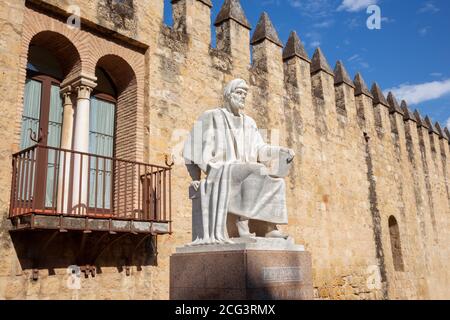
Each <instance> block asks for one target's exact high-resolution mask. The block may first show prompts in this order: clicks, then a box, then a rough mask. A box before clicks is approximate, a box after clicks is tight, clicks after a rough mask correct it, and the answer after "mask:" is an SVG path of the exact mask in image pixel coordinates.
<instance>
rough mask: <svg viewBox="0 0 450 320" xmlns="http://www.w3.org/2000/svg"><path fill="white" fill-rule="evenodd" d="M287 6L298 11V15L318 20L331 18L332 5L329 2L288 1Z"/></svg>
mask: <svg viewBox="0 0 450 320" xmlns="http://www.w3.org/2000/svg"><path fill="white" fill-rule="evenodd" d="M289 4H290V5H291V6H292V7H294V8H299V9H300V14H302V15H305V16H308V17H310V18H314V19H318V18H323V17H328V16H331V15H332V14H333V13H334V6H333V5H334V4H333V1H330V0H289Z"/></svg>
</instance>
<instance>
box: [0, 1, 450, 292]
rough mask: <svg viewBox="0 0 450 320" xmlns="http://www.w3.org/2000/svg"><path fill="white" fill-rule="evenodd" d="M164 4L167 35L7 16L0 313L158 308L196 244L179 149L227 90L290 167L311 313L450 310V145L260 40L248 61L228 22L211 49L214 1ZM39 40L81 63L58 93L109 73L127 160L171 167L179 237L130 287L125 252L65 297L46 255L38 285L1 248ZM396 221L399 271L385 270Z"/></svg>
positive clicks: (43, 14) (150, 20)
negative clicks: (109, 302) (347, 306)
mask: <svg viewBox="0 0 450 320" xmlns="http://www.w3.org/2000/svg"><path fill="white" fill-rule="evenodd" d="M173 2H174V3H173V4H172V6H173V14H174V27H173V28H172V27H169V26H165V25H164V24H163V11H164V1H163V0H142V1H141V0H139V1H133V0H127V1H121V3H125V5H126V8H125V9H126V10H123V8H122V10H114V8H115V6H117V5H118V4H117V3H118V2H117V1H114V0H94V1H92V0H89V1H88V0H64V1H60V0H27V1H25V0H19V1H18V0H3V1H2V2H1V4H0V30H2V33H1V34H2V35H1V37H0V131H1V132H2V142H1V144H0V168H1V171H0V181H1V183H0V250H1V251H0V252H1V256H2V259H0V299H72V298H74V299H168V298H169V267H170V266H169V257H170V255H171V254H172V253H174V252H175V248H176V247H178V246H182V245H184V244H186V243H188V242H189V241H190V240H191V201H190V200H189V198H188V186H189V182H190V178H189V175H188V172H187V170H186V168H185V166H184V165H183V164H182V161H181V159H180V153H179V151H180V147H179V146H180V143H182V142H183V139H184V138H185V135H186V133H187V132H188V130H190V128H191V127H192V125H193V124H194V121H195V120H196V119H197V118H198V117H199V116H200V114H202V112H204V111H205V110H208V109H211V108H215V107H218V106H220V104H221V93H222V89H223V86H224V84H225V83H226V82H228V81H229V80H231V79H233V78H235V77H240V78H243V79H245V80H246V81H247V82H248V83H249V85H250V94H249V97H248V104H247V110H246V112H247V113H248V114H249V115H250V116H252V117H253V118H254V119H255V120H256V122H257V124H258V126H259V127H260V128H263V129H267V133H268V135H267V139H268V141H272V142H277V143H280V144H281V145H286V146H289V147H290V148H293V149H294V150H295V152H296V154H297V155H298V156H297V157H296V160H295V164H294V167H293V169H292V172H291V175H290V176H289V177H288V178H287V182H288V183H287V197H288V211H289V225H288V226H287V227H285V228H284V230H283V231H286V232H287V233H289V234H290V235H292V236H293V237H294V238H295V241H296V242H297V243H299V244H303V245H305V248H306V250H307V251H309V252H311V255H312V259H313V281H314V289H315V290H314V291H315V297H316V298H317V299H449V298H450V268H448V266H447V265H448V264H449V263H450V246H449V244H450V232H449V230H450V218H449V217H450V191H449V189H450V163H449V159H450V148H449V139H450V138H449V137H446V136H442V137H441V136H439V135H438V134H436V133H429V130H428V129H427V128H425V127H423V126H420V125H419V126H418V123H417V122H416V121H413V120H406V119H404V117H403V116H402V115H401V114H399V113H392V112H390V109H389V107H388V106H387V105H383V104H377V105H375V106H374V105H373V101H374V100H373V97H371V96H370V94H369V92H367V93H363V94H361V93H359V92H358V93H357V94H356V95H355V92H356V89H355V88H354V87H353V86H352V85H350V84H348V83H346V82H345V81H344V82H341V83H339V82H336V81H335V79H336V75H333V74H332V72H328V71H327V70H326V68H324V67H322V68H319V69H318V70H314V72H313V74H311V70H312V69H311V62H310V61H308V59H304V58H303V57H300V56H299V55H293V56H291V57H288V58H285V59H284V60H283V48H282V47H280V46H279V45H277V44H276V43H275V42H274V41H270V40H269V39H264V40H262V41H260V42H258V43H255V44H254V45H253V57H252V60H250V48H251V45H250V33H251V30H249V29H248V27H246V26H244V25H243V24H241V23H238V22H237V21H236V20H233V19H231V20H230V19H228V20H225V21H222V22H220V23H219V24H218V25H216V28H217V34H218V36H219V39H218V41H217V43H218V45H217V48H212V47H211V46H210V42H211V8H210V6H209V5H208V1H205V0H202V1H199V0H178V1H173ZM69 5H77V6H79V7H80V8H81V18H82V20H81V21H82V28H81V30H79V29H71V28H69V27H68V26H67V25H66V24H65V22H66V20H67V18H68V13H67V8H68V6H69ZM118 12H119V13H118ZM36 37H38V39H39V41H41V43H50V42H52V44H51V46H52V48H54V50H57V48H59V47H61V46H58V43H57V41H58V39H63V40H61V41H62V42H61V43H64V44H65V46H64V48H66V49H67V48H69V47H71V46H66V44H67V43H70V44H71V45H73V47H74V50H75V51H73V52H76V53H77V54H78V57H76V56H74V55H73V54H70V52H72V51H67V50H68V49H67V50H66V49H64V50H61V57H59V58H60V59H62V60H63V61H66V62H67V61H69V60H71V59H75V60H74V63H73V64H72V67H71V69H70V70H67V72H66V80H67V82H70V80H71V79H72V78H76V77H79V76H80V75H90V76H95V67H96V66H97V65H98V63H99V61H100V63H101V64H103V65H104V66H105V67H107V68H110V69H111V70H113V71H111V72H113V73H114V72H115V75H114V78H115V80H116V82H119V83H116V84H117V85H118V87H120V86H121V85H122V87H123V88H124V91H123V92H122V93H121V95H120V96H119V102H118V132H117V134H118V137H117V139H118V140H117V150H118V152H119V153H120V154H121V157H122V158H124V157H126V158H128V159H130V160H135V161H143V162H148V163H155V164H164V156H165V155H166V154H172V153H173V154H174V155H175V158H174V160H175V161H176V165H175V166H174V167H173V172H172V215H173V234H171V235H165V236H159V237H158V243H157V248H158V254H157V256H152V257H148V255H145V254H144V253H145V252H144V251H145V250H147V251H148V250H149V248H144V247H140V249H139V250H137V252H136V253H135V254H134V260H133V263H132V266H131V269H130V271H129V273H128V272H126V270H125V269H124V267H125V266H126V265H127V264H129V262H127V261H126V257H123V256H122V251H123V248H124V247H125V246H127V245H128V244H127V240H124V241H123V242H118V243H116V244H114V245H113V246H112V247H110V248H107V249H106V250H105V252H104V253H103V254H102V256H101V257H100V258H99V259H100V260H99V261H101V262H102V268H101V269H102V270H101V271H102V272H101V273H98V274H97V275H96V276H95V277H92V276H90V277H88V278H84V277H82V279H81V282H82V283H81V285H82V290H79V291H74V290H70V289H68V287H67V278H68V275H67V273H66V269H67V267H68V265H62V263H60V261H62V260H61V259H59V257H53V256H52V254H51V252H49V250H43V251H42V252H41V253H40V254H41V255H43V256H44V257H43V258H42V259H47V260H50V261H54V268H49V269H48V270H47V269H45V270H40V273H39V279H38V280H37V281H34V280H32V269H33V267H32V263H31V260H32V258H33V257H32V256H31V255H32V253H30V254H29V256H28V258H27V259H23V258H21V259H19V258H18V257H19V255H18V252H19V251H20V250H23V248H22V246H25V248H26V246H27V242H26V241H27V237H26V235H16V234H13V233H10V232H9V230H10V229H11V223H10V222H9V220H8V210H9V201H10V188H11V158H12V154H13V153H15V152H17V151H19V150H18V143H19V139H20V124H21V114H22V109H23V95H24V83H25V76H26V64H27V59H28V49H29V45H30V41H32V39H36ZM64 54H68V55H67V56H64ZM105 57H106V58H105ZM108 57H109V58H108ZM323 58H324V57H323ZM102 59H103V60H102ZM250 61H252V64H250ZM313 63H314V61H313ZM125 65H126V66H128V67H123V69H121V68H122V67H117V68H116V69H115V66H125ZM121 79H122V80H123V79H130V80H129V81H127V82H126V83H122V84H121V83H120V81H121ZM125 88H126V90H125ZM278 136H279V139H278ZM391 217H394V218H395V220H396V221H397V223H398V228H399V239H400V243H401V253H402V259H403V265H404V268H403V270H396V268H395V267H394V258H393V251H395V250H392V249H393V248H391V245H392V242H391V234H390V232H393V231H392V230H394V229H392V228H390V225H389V221H392V218H391ZM390 218H391V219H390ZM19 240H20V241H19ZM16 243H20V245H16ZM77 243H78V242H77V239H76V237H75V236H74V237H72V238H69V240H68V241H67V242H66V243H58V244H56V246H59V247H60V248H63V249H64V252H65V258H67V257H70V255H71V254H72V255H74V257H75V256H76V254H75V253H74V250H76V248H77V246H79V243H78V244H77ZM94 245H95V244H93V245H92V247H91V249H92V250H94V248H95V247H94ZM89 253H90V252H89V250H88V251H87V254H89ZM144 255H145V257H146V258H142V257H144ZM46 256H47V257H46ZM52 259H53V260H52ZM74 263H76V261H75V259H74ZM127 273H128V274H127Z"/></svg>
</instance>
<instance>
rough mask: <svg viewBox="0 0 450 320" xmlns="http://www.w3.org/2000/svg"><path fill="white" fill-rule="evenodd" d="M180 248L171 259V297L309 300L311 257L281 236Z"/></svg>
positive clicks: (311, 287) (191, 298)
mask: <svg viewBox="0 0 450 320" xmlns="http://www.w3.org/2000/svg"><path fill="white" fill-rule="evenodd" d="M232 240H233V241H234V242H235V244H229V245H228V244H227V245H206V246H194V247H188V246H186V247H182V248H178V249H177V252H176V253H175V254H174V255H172V257H171V259H170V298H171V299H172V300H311V299H313V286H312V272H311V255H310V254H309V253H308V252H305V251H304V247H303V246H299V245H295V244H294V242H293V241H292V240H282V239H270V240H269V239H265V238H257V239H247V240H242V239H232Z"/></svg>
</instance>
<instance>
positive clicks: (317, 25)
mask: <svg viewBox="0 0 450 320" xmlns="http://www.w3.org/2000/svg"><path fill="white" fill-rule="evenodd" d="M333 24H334V21H333V20H327V21H323V22H320V23H315V24H313V27H314V28H319V29H325V28H329V27H331V26H332V25H333Z"/></svg>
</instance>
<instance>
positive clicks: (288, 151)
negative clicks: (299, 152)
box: [281, 147, 295, 160]
mask: <svg viewBox="0 0 450 320" xmlns="http://www.w3.org/2000/svg"><path fill="white" fill-rule="evenodd" d="M281 151H283V152H286V153H289V157H290V158H291V159H292V160H293V159H294V158H295V151H294V150H292V149H289V148H284V147H282V148H281Z"/></svg>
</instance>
